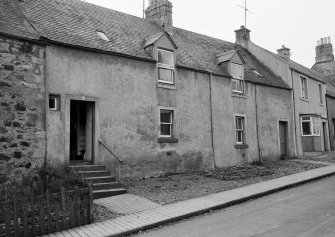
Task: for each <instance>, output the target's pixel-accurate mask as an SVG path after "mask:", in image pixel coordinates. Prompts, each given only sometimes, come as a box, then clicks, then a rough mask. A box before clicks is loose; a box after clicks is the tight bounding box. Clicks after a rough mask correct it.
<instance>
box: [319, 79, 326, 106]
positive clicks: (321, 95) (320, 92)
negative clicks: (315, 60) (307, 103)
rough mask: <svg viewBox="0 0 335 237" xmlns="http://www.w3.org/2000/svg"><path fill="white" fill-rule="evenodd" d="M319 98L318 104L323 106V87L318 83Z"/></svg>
mask: <svg viewBox="0 0 335 237" xmlns="http://www.w3.org/2000/svg"><path fill="white" fill-rule="evenodd" d="M319 96H320V104H321V105H323V103H324V97H325V95H324V87H323V85H322V84H321V83H319Z"/></svg>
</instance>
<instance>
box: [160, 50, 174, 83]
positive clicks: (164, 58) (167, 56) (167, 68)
mask: <svg viewBox="0 0 335 237" xmlns="http://www.w3.org/2000/svg"><path fill="white" fill-rule="evenodd" d="M157 51H158V81H159V82H162V83H168V84H174V54H173V52H172V51H168V50H164V49H158V50H157Z"/></svg>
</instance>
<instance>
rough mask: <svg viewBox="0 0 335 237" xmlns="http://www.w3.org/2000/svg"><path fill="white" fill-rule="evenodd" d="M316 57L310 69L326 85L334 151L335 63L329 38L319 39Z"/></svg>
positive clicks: (331, 140) (332, 148) (330, 132)
mask: <svg viewBox="0 0 335 237" xmlns="http://www.w3.org/2000/svg"><path fill="white" fill-rule="evenodd" d="M315 52H316V57H315V64H314V65H313V67H312V69H313V70H315V71H317V72H319V73H320V74H322V75H324V77H323V78H324V81H325V82H326V84H327V91H326V103H327V113H328V124H329V140H330V146H331V150H333V151H334V150H335V132H334V131H335V61H334V53H333V45H332V43H331V42H330V37H325V38H321V39H320V40H319V41H318V45H317V46H316V47H315Z"/></svg>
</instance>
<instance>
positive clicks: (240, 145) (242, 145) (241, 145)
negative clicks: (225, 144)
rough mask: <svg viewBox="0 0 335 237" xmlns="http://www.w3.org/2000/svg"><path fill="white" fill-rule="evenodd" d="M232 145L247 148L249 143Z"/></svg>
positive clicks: (236, 147) (237, 147)
mask: <svg viewBox="0 0 335 237" xmlns="http://www.w3.org/2000/svg"><path fill="white" fill-rule="evenodd" d="M234 147H235V149H247V148H249V145H247V144H235V145H234Z"/></svg>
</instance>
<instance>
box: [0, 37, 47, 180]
mask: <svg viewBox="0 0 335 237" xmlns="http://www.w3.org/2000/svg"><path fill="white" fill-rule="evenodd" d="M44 67H45V47H44V46H43V45H38V44H35V43H31V42H28V41H23V40H17V39H14V38H9V37H5V36H1V35H0V184H3V183H6V182H12V181H15V182H18V183H21V182H22V181H24V180H25V177H27V176H28V175H29V174H30V173H31V171H32V170H33V169H34V168H35V167H38V166H40V165H42V164H43V160H44V153H45V145H44V144H45V103H46V100H45V70H44Z"/></svg>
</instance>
